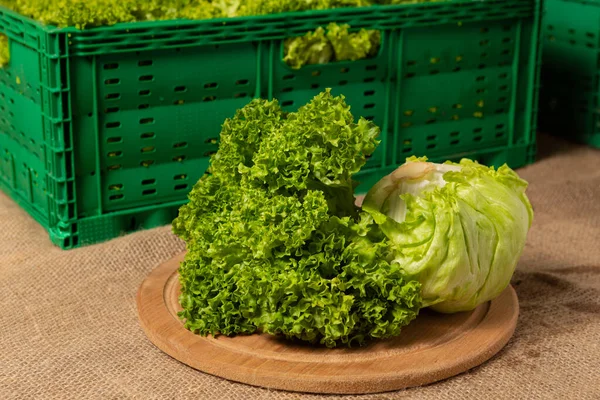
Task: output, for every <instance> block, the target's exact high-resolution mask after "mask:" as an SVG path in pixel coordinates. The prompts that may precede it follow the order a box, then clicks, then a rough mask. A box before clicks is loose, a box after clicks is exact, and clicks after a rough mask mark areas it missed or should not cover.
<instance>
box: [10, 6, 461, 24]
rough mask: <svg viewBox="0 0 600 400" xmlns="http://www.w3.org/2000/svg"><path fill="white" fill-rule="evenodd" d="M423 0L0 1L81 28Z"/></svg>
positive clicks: (45, 20) (42, 18)
mask: <svg viewBox="0 0 600 400" xmlns="http://www.w3.org/2000/svg"><path fill="white" fill-rule="evenodd" d="M425 1H439V0H146V1H136V0H0V5H2V6H4V7H7V8H9V9H11V10H14V11H16V12H18V13H19V14H22V15H24V16H26V17H29V18H32V19H34V20H36V21H40V22H42V23H43V24H46V25H54V26H57V27H60V28H63V27H76V28H78V29H84V28H88V27H94V26H105V25H113V24H116V23H120V22H135V21H154V20H171V19H179V18H181V19H209V18H226V17H229V18H232V17H241V16H253V15H266V14H278V13H284V12H294V11H308V10H326V9H332V8H341V7H365V6H372V5H375V4H401V3H419V2H425ZM446 1H451V0H446Z"/></svg>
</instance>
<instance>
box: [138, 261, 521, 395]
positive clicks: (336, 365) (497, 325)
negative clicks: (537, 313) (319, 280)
mask: <svg viewBox="0 0 600 400" xmlns="http://www.w3.org/2000/svg"><path fill="white" fill-rule="evenodd" d="M183 256H184V255H183V254H181V255H179V256H177V257H175V258H173V259H171V260H169V261H167V262H166V263H164V264H162V265H160V266H159V267H157V268H156V269H155V270H154V271H153V272H152V273H151V274H150V275H149V276H148V277H147V278H146V280H145V281H144V282H143V283H142V285H141V287H140V289H139V291H138V295H137V306H138V313H139V319H140V323H141V325H142V328H143V329H144V331H145V332H146V335H147V336H148V338H149V339H150V341H151V342H152V343H154V344H155V345H156V346H157V347H158V348H159V349H161V350H162V351H164V352H165V353H167V354H169V355H170V356H171V357H173V358H175V359H177V360H179V361H181V362H182V363H185V364H187V365H189V366H190V367H193V368H195V369H198V370H200V371H203V372H206V373H209V374H212V375H216V376H219V377H222V378H225V379H229V380H232V381H237V382H242V383H246V384H250V385H255V386H262V387H267V388H273V389H283V390H290V391H299V392H312V393H375V392H384V391H390V390H396V389H402V388H406V387H411V386H418V385H423V384H428V383H432V382H435V381H438V380H441V379H445V378H448V377H451V376H454V375H456V374H459V373H461V372H464V371H466V370H468V369H470V368H473V367H475V366H477V365H479V364H481V363H483V362H484V361H486V360H488V359H490V358H491V357H492V356H493V355H494V354H496V353H497V352H498V351H499V350H500V349H501V348H502V347H503V346H504V345H505V344H506V343H507V342H508V340H509V339H510V337H511V336H512V334H513V332H514V329H515V326H516V324H517V317H518V314H519V304H518V299H517V296H516V293H515V291H514V290H513V289H512V287H508V288H507V289H506V290H505V291H504V292H503V293H502V294H501V295H500V296H498V297H497V298H496V299H494V300H493V301H491V302H489V303H486V304H483V305H481V306H479V307H478V308H477V309H475V310H474V311H471V312H466V313H457V314H450V315H445V314H438V313H435V312H431V311H429V310H421V312H420V315H419V316H418V318H417V319H416V320H415V321H413V322H411V324H410V325H409V326H407V327H406V328H404V329H403V331H402V334H401V335H400V336H398V337H396V338H393V339H386V340H375V341H371V342H369V344H368V345H366V346H363V347H360V348H345V347H342V348H336V349H328V348H325V347H321V346H313V345H309V344H304V343H299V342H295V341H289V340H286V339H285V338H279V337H274V336H271V335H266V334H255V335H247V336H236V337H225V336H218V337H217V338H213V337H210V336H209V337H202V336H199V335H196V334H194V333H192V332H190V331H188V330H186V329H185V328H184V327H183V323H182V322H181V321H180V320H179V318H178V317H177V311H179V310H180V309H181V308H180V306H179V302H178V296H179V280H178V275H177V269H178V267H179V263H180V262H181V261H182V260H183Z"/></svg>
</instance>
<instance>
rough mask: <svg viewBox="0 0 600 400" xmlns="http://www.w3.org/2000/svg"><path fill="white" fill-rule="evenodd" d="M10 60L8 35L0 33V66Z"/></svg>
mask: <svg viewBox="0 0 600 400" xmlns="http://www.w3.org/2000/svg"><path fill="white" fill-rule="evenodd" d="M9 61H10V46H9V43H8V36H6V35H2V34H0V68H2V67H4V66H5V65H6V64H8V62H9Z"/></svg>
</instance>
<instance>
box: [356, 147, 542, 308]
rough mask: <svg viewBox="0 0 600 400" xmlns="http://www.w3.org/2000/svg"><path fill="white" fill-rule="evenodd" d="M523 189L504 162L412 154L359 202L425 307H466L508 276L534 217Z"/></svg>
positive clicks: (496, 292) (475, 303)
mask: <svg viewBox="0 0 600 400" xmlns="http://www.w3.org/2000/svg"><path fill="white" fill-rule="evenodd" d="M526 188H527V182H525V181H524V180H523V179H521V178H519V176H518V175H517V174H516V173H515V172H514V171H513V170H512V169H510V168H509V167H508V166H506V165H504V166H502V167H500V168H498V170H495V169H494V168H490V167H486V166H483V165H480V164H478V163H477V162H473V161H471V160H466V159H464V160H462V161H461V162H460V163H450V162H447V163H444V164H435V163H431V162H427V159H426V158H415V157H412V158H410V159H407V162H406V164H404V165H402V166H401V167H400V168H398V169H397V170H395V171H394V172H393V173H391V174H390V175H388V176H386V177H385V178H383V179H382V180H381V181H380V182H378V183H377V184H376V185H375V186H373V188H372V189H371V190H370V191H369V193H368V194H367V196H366V197H365V200H364V202H363V209H364V210H366V211H367V212H368V213H370V214H371V215H372V216H373V217H374V219H375V220H376V221H377V223H378V224H379V225H380V226H381V228H382V230H383V231H384V233H385V235H386V236H387V237H388V238H389V239H390V241H391V242H392V247H393V254H394V261H395V262H397V263H398V264H399V265H400V267H401V269H403V270H404V271H405V272H406V273H407V274H408V276H410V277H411V278H413V279H416V280H418V281H419V282H420V283H421V285H422V293H421V294H422V297H423V306H424V307H427V306H429V307H431V308H433V309H435V310H437V311H440V312H448V313H450V312H458V311H468V310H472V309H474V308H475V307H477V306H478V305H480V304H482V303H484V302H486V301H489V300H491V299H493V298H495V297H496V296H498V295H499V294H500V293H501V292H502V291H503V290H504V289H505V288H506V287H507V286H508V284H509V282H510V279H511V277H512V275H513V273H514V270H515V267H516V265H517V262H518V260H519V257H520V255H521V252H522V251H523V248H524V246H525V240H526V237H527V232H528V230H529V228H530V226H531V222H532V220H533V210H532V208H531V204H530V203H529V200H528V199H527V196H526V195H525V190H526Z"/></svg>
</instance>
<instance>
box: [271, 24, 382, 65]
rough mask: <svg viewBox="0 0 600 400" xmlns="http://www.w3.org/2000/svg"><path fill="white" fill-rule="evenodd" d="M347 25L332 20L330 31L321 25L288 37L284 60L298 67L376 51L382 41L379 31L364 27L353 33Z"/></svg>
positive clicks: (340, 59)
mask: <svg viewBox="0 0 600 400" xmlns="http://www.w3.org/2000/svg"><path fill="white" fill-rule="evenodd" d="M348 29H350V26H349V25H348V24H342V25H338V24H336V23H331V24H329V25H328V26H327V31H325V29H323V28H321V27H319V28H317V29H316V30H315V31H314V32H308V33H307V34H306V35H304V36H299V37H295V38H289V39H287V40H286V41H285V44H284V52H285V56H284V58H283V61H285V62H286V63H287V64H288V65H290V66H291V67H292V68H295V69H298V68H301V67H302V66H303V65H308V64H326V63H328V62H332V61H347V60H350V61H355V60H361V59H364V58H369V57H374V56H375V55H377V52H378V51H379V46H380V43H381V34H380V32H379V31H377V30H366V29H361V30H359V31H358V32H352V33H351V32H348Z"/></svg>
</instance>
